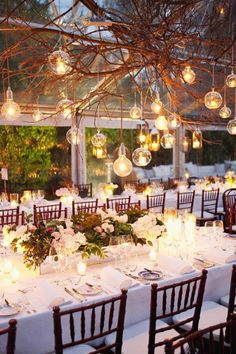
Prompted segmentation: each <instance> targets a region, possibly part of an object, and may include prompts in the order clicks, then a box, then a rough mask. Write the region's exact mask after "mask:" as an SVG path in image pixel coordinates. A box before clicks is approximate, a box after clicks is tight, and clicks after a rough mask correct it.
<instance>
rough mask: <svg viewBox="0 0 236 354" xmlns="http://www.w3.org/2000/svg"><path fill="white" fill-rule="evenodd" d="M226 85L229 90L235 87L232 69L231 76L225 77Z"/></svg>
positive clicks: (235, 75) (235, 82)
mask: <svg viewBox="0 0 236 354" xmlns="http://www.w3.org/2000/svg"><path fill="white" fill-rule="evenodd" d="M226 85H227V86H228V87H231V88H233V87H236V74H235V73H234V70H233V69H232V72H231V74H230V75H228V76H227V77H226Z"/></svg>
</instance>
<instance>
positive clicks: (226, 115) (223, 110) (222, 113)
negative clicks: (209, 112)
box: [219, 105, 231, 119]
mask: <svg viewBox="0 0 236 354" xmlns="http://www.w3.org/2000/svg"><path fill="white" fill-rule="evenodd" d="M219 115H220V117H221V118H223V119H227V118H229V117H230V116H231V109H230V108H229V107H227V106H226V105H224V106H223V107H222V108H221V109H220V112H219Z"/></svg>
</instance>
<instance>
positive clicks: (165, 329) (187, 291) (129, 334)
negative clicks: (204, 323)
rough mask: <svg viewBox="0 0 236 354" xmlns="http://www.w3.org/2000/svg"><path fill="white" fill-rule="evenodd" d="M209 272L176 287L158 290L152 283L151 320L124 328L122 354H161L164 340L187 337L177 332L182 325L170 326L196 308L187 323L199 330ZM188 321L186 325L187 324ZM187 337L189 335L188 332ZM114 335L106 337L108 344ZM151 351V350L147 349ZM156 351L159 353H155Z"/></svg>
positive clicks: (175, 285) (179, 283)
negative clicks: (174, 319)
mask: <svg viewBox="0 0 236 354" xmlns="http://www.w3.org/2000/svg"><path fill="white" fill-rule="evenodd" d="M206 277H207V271H206V270H203V271H202V274H201V275H199V276H197V277H194V278H191V279H188V280H185V281H181V282H178V283H174V284H169V285H167V286H163V287H158V285H157V284H152V288H151V303H150V319H149V321H148V320H144V321H141V322H138V323H136V324H134V325H131V326H128V327H125V329H124V335H123V347H122V353H123V354H134V353H139V354H141V353H142V354H143V353H148V354H154V352H155V353H162V352H163V351H164V348H163V345H164V341H165V340H166V339H169V338H173V339H175V340H177V339H180V338H181V336H183V335H184V333H183V331H182V334H180V333H179V332H178V329H179V325H176V324H174V323H173V322H170V323H167V322H165V320H170V319H171V317H172V316H174V315H175V314H177V313H181V312H184V311H186V310H187V309H193V311H194V313H193V315H191V316H190V317H189V319H188V320H187V321H189V322H191V330H190V332H194V331H196V330H197V329H198V321H199V316H200V311H201V306H202V299H203V294H204V289H205V283H206ZM187 321H186V322H187ZM185 335H186V333H185ZM113 340H114V336H112V335H109V336H107V337H106V339H105V342H106V343H107V344H110V343H112V341H113ZM147 348H148V349H147ZM155 350H156V351H155Z"/></svg>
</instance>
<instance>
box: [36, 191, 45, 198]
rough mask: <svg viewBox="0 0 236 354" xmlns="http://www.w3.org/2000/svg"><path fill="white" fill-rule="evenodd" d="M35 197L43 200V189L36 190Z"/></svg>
mask: <svg viewBox="0 0 236 354" xmlns="http://www.w3.org/2000/svg"><path fill="white" fill-rule="evenodd" d="M37 196H38V199H44V197H45V192H44V190H43V189H38V191H37Z"/></svg>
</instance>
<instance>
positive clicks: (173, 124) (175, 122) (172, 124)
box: [167, 113, 181, 130]
mask: <svg viewBox="0 0 236 354" xmlns="http://www.w3.org/2000/svg"><path fill="white" fill-rule="evenodd" d="M180 125H181V120H180V117H179V116H178V114H176V113H174V114H172V115H171V116H170V117H169V118H168V120H167V126H168V128H169V129H170V130H175V129H177V128H179V127H180Z"/></svg>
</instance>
